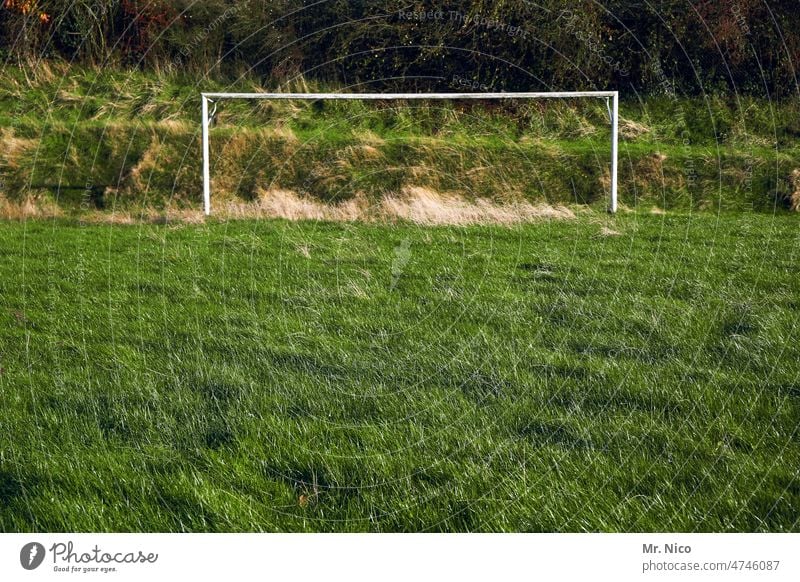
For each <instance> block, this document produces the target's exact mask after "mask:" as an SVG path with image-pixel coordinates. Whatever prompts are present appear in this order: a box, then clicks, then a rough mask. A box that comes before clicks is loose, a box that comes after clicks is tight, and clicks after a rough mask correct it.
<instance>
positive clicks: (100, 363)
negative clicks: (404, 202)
mask: <svg viewBox="0 0 800 582" xmlns="http://www.w3.org/2000/svg"><path fill="white" fill-rule="evenodd" d="M612 231H613V232H612ZM615 233H617V234H615ZM798 251H800V220H799V219H798V218H797V217H793V216H787V215H779V216H771V215H767V214H731V215H722V216H717V215H715V214H712V213H700V214H692V215H690V214H684V215H666V216H664V215H651V214H646V213H634V214H627V215H619V216H618V217H616V218H611V217H607V216H604V215H601V214H583V215H580V216H579V217H578V218H577V219H575V220H565V221H550V222H541V223H536V224H529V225H526V226H521V227H512V228H507V227H487V226H484V227H419V226H414V225H394V226H390V225H364V224H341V223H339V224H337V223H314V222H305V223H292V222H284V221H260V222H258V221H240V222H229V223H225V222H216V221H209V222H208V223H206V224H201V225H181V224H177V225H153V224H147V225H133V226H130V225H129V226H122V225H88V224H81V223H79V222H77V221H72V222H69V221H55V222H53V221H44V220H43V221H29V222H27V223H22V222H4V223H2V224H0V297H1V299H0V366H1V368H0V529H1V530H3V531H34V530H55V531H84V530H109V531H115V530H134V531H262V530H263V531H276V530H289V531H319V530H325V531H327V530H334V531H350V530H364V531H408V530H426V531H427V530H433V531H441V530H446V531H454V530H455V531H484V530H492V531H496V530H502V531H507V530H508V531H517V530H522V531H647V530H685V531H798V530H799V529H800V434H799V431H798V429H800V333H799V330H798V324H799V323H800V321H799V320H798V317H799V316H800V264H799V263H798Z"/></svg>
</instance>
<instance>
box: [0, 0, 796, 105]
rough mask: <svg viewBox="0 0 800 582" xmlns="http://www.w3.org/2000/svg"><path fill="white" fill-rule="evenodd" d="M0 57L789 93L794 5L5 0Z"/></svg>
mask: <svg viewBox="0 0 800 582" xmlns="http://www.w3.org/2000/svg"><path fill="white" fill-rule="evenodd" d="M2 6H3V8H2V9H1V10H0V29H1V30H2V36H0V55H2V56H3V57H4V59H5V60H6V61H8V62H15V61H26V62H28V61H35V60H36V59H37V58H41V57H46V58H56V57H57V58H64V59H67V60H73V59H77V60H80V61H83V62H89V63H93V64H106V63H109V62H111V63H114V64H126V65H136V66H140V67H144V68H149V67H159V68H180V69H189V70H196V71H198V72H204V71H210V72H213V73H215V74H227V75H236V74H238V73H241V72H243V71H245V70H250V71H253V72H255V73H257V74H259V75H261V76H263V77H264V78H265V80H266V81H267V83H271V84H275V83H280V82H284V81H286V80H289V79H292V78H293V77H295V76H298V75H303V76H304V77H306V78H310V79H320V80H324V81H330V82H334V83H337V84H344V85H354V84H368V85H370V86H371V87H373V88H382V89H386V88H403V89H405V90H415V89H431V88H437V89H444V90H459V89H461V90H464V89H471V90H487V89H493V90H523V89H524V90H534V89H552V88H559V89H590V88H607V87H616V88H620V89H622V90H625V91H627V92H628V93H631V92H634V91H635V92H636V93H646V94H662V95H664V94H666V95H672V94H692V95H698V94H703V93H726V92H732V91H735V92H741V93H747V94H751V95H760V96H767V95H768V96H770V97H791V96H796V94H797V77H796V72H795V65H796V63H797V62H798V58H799V57H800V11H798V10H797V5H796V0H605V1H589V0H578V1H575V0H571V1H570V0H539V1H537V2H532V1H530V0H444V1H441V2H417V1H409V0H386V1H371V0H303V1H298V0H173V1H167V0H76V1H74V2H61V1H60V0H4V1H3V2H2Z"/></svg>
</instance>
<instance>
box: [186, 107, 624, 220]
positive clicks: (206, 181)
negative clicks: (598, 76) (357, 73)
mask: <svg viewBox="0 0 800 582" xmlns="http://www.w3.org/2000/svg"><path fill="white" fill-rule="evenodd" d="M200 96H201V98H202V115H203V211H204V212H205V214H206V216H208V215H210V214H211V175H210V174H211V169H210V159H209V158H210V156H209V144H208V138H209V135H208V133H209V127H210V125H211V121H212V117H213V114H214V112H216V102H217V101H219V100H221V99H298V100H301V99H302V100H307V101H317V100H320V99H324V100H333V99H344V100H368V101H390V100H392V99H448V100H452V99H574V98H581V97H599V98H605V99H606V104H607V105H608V100H609V99H610V100H611V102H612V103H611V104H610V105H608V114H609V117H610V121H611V193H610V200H609V205H608V210H609V212H612V213H614V212H616V211H617V142H618V134H619V119H618V117H619V116H618V114H619V91H563V92H553V93H201V94H200ZM210 103H214V104H215V107H214V112H212V117H209V114H208V109H209V107H208V106H209V104H210Z"/></svg>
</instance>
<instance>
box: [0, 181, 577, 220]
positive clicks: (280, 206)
mask: <svg viewBox="0 0 800 582" xmlns="http://www.w3.org/2000/svg"><path fill="white" fill-rule="evenodd" d="M213 211H214V214H213V218H214V219H215V220H237V219H264V218H284V219H287V220H324V221H336V222H357V221H358V222H384V223H386V222H395V221H408V222H413V223H416V224H420V225H431V226H433V225H478V224H499V225H513V224H519V223H523V222H533V221H539V220H547V219H560V220H563V219H571V218H574V217H575V214H574V212H573V211H572V210H570V209H569V208H567V207H565V206H550V205H547V204H532V203H530V202H527V201H524V200H519V201H512V202H505V203H498V202H493V201H491V200H488V199H485V198H476V199H474V200H467V199H464V198H462V197H460V196H457V195H454V194H440V193H438V192H436V191H434V190H431V189H429V188H423V187H419V186H410V187H406V188H404V189H403V191H402V192H400V193H398V194H395V195H392V196H387V197H385V198H383V199H381V200H379V201H375V202H371V201H370V200H369V199H368V198H367V196H366V195H364V194H363V193H357V194H356V195H355V196H354V197H353V198H351V199H349V200H347V201H345V202H341V203H338V204H331V203H326V202H322V201H319V200H314V199H313V198H309V197H306V196H301V195H299V194H297V193H296V192H293V191H291V190H282V189H275V188H273V189H270V190H262V191H260V192H259V197H258V199H257V200H255V201H253V202H220V203H217V204H216V205H215V206H214V209H213ZM63 214H64V213H63V211H62V210H61V209H60V208H59V207H58V206H57V205H56V204H55V203H53V202H51V201H48V199H46V198H31V199H28V200H26V202H24V203H22V204H14V203H11V202H8V201H7V200H6V199H5V198H0V217H2V218H7V219H21V218H27V217H36V218H43V217H53V216H63ZM80 219H81V220H82V221H84V222H87V223H92V224H118V225H131V224H139V223H157V224H165V223H173V224H200V223H202V222H204V221H205V220H206V217H205V216H204V215H203V212H202V211H201V210H200V209H185V208H183V209H181V208H168V209H166V210H154V209H150V208H143V209H139V210H135V209H134V210H125V211H116V210H114V211H95V210H93V211H90V212H85V213H82V214H81V215H80Z"/></svg>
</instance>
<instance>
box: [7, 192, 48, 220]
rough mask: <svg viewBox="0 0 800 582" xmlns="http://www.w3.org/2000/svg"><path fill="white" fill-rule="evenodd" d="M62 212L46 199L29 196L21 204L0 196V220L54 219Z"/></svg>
mask: <svg viewBox="0 0 800 582" xmlns="http://www.w3.org/2000/svg"><path fill="white" fill-rule="evenodd" d="M63 214H64V211H63V210H62V209H61V208H60V207H59V206H58V205H57V204H56V203H55V202H52V201H51V200H49V199H48V198H40V197H36V196H29V197H27V198H25V200H23V201H21V202H12V201H10V200H8V199H7V198H6V197H5V196H3V195H2V194H0V218H2V219H6V220H25V219H28V218H56V217H59V216H62V215H63Z"/></svg>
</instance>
